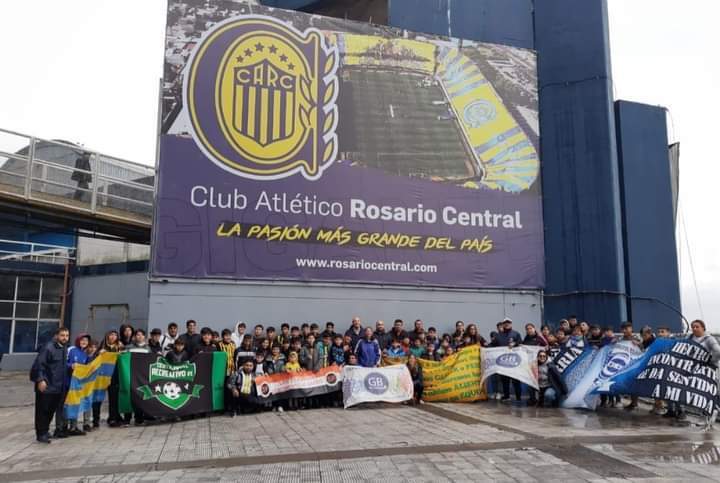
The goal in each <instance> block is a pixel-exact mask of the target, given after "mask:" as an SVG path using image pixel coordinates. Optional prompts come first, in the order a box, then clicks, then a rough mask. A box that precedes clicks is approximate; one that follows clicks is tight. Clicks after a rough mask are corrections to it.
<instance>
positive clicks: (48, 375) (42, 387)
mask: <svg viewBox="0 0 720 483" xmlns="http://www.w3.org/2000/svg"><path fill="white" fill-rule="evenodd" d="M69 338H70V331H68V329H66V328H65V327H60V328H59V329H57V330H56V331H55V336H54V337H53V340H51V341H50V342H48V343H47V344H46V345H45V347H43V348H42V349H41V350H40V352H39V353H38V355H37V357H36V358H35V362H33V366H32V369H31V372H30V378H31V379H32V381H33V382H34V383H35V435H36V437H37V440H38V442H40V443H49V442H50V435H49V434H48V430H49V429H50V421H52V418H53V416H55V437H57V438H60V437H65V432H64V429H63V423H64V421H63V416H62V414H63V404H64V402H65V394H66V392H67V387H66V384H65V375H66V371H67V368H66V361H67V343H68V339H69Z"/></svg>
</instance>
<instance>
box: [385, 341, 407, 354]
mask: <svg viewBox="0 0 720 483" xmlns="http://www.w3.org/2000/svg"><path fill="white" fill-rule="evenodd" d="M387 355H388V357H405V350H403V348H402V345H400V341H399V340H397V339H393V340H392V342H390V347H389V348H388V349H387Z"/></svg>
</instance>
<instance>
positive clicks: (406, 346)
mask: <svg viewBox="0 0 720 483" xmlns="http://www.w3.org/2000/svg"><path fill="white" fill-rule="evenodd" d="M402 350H403V352H404V353H405V354H404V355H406V356H407V355H410V337H407V336H406V337H403V339H402Z"/></svg>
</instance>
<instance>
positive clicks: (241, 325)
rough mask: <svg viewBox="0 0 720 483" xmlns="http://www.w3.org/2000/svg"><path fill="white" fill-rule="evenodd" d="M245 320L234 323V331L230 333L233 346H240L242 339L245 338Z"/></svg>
mask: <svg viewBox="0 0 720 483" xmlns="http://www.w3.org/2000/svg"><path fill="white" fill-rule="evenodd" d="M245 327H246V326H245V322H238V323H237V324H235V332H233V333H232V336H231V337H232V341H233V342H235V347H240V344H242V341H243V339H244V338H245Z"/></svg>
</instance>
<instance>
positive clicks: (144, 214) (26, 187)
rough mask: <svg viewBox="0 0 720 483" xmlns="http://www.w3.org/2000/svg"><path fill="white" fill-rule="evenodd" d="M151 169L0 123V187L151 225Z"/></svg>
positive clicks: (12, 193)
mask: <svg viewBox="0 0 720 483" xmlns="http://www.w3.org/2000/svg"><path fill="white" fill-rule="evenodd" d="M154 177H155V170H154V169H153V168H152V167H150V166H145V165H142V164H138V163H134V162H132V161H127V160H124V159H121V158H117V157H114V156H109V155H106V154H102V153H99V152H97V151H94V150H92V149H88V148H86V147H84V146H78V145H75V144H72V143H69V142H66V141H59V140H47V139H41V138H37V137H34V136H28V135H26V134H21V133H17V132H14V131H10V130H6V129H2V128H0V193H2V194H6V195H10V196H12V197H16V198H17V197H22V198H24V199H26V200H33V201H38V202H42V203H44V204H51V205H56V206H61V207H63V208H65V209H70V210H73V211H81V212H87V213H90V214H93V215H105V216H108V217H112V218H115V219H120V220H126V221H128V222H133V223H135V224H142V225H147V226H150V224H151V221H152V207H153V192H154Z"/></svg>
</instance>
